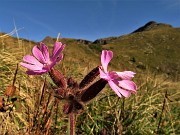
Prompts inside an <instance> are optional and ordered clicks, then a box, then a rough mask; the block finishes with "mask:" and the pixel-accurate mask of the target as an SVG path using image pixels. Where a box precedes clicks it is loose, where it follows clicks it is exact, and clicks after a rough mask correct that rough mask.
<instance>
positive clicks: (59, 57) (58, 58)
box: [55, 54, 63, 62]
mask: <svg viewBox="0 0 180 135" xmlns="http://www.w3.org/2000/svg"><path fill="white" fill-rule="evenodd" d="M62 59H63V54H60V55H59V56H58V57H57V58H56V59H55V61H56V62H59V61H60V60H62Z"/></svg>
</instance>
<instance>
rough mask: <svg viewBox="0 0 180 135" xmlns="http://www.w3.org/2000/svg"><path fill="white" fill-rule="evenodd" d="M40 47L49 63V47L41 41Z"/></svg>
mask: <svg viewBox="0 0 180 135" xmlns="http://www.w3.org/2000/svg"><path fill="white" fill-rule="evenodd" d="M40 49H41V52H42V54H43V56H44V59H45V61H46V63H47V62H48V61H50V58H49V51H48V47H47V46H46V45H45V44H44V43H42V42H41V43H40Z"/></svg>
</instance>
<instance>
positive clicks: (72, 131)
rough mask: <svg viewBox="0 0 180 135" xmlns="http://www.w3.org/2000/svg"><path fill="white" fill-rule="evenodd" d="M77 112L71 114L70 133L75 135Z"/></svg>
mask: <svg viewBox="0 0 180 135" xmlns="http://www.w3.org/2000/svg"><path fill="white" fill-rule="evenodd" d="M75 122H76V121H75V114H74V113H70V114H69V135H75Z"/></svg>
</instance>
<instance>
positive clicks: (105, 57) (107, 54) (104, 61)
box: [101, 50, 113, 73]
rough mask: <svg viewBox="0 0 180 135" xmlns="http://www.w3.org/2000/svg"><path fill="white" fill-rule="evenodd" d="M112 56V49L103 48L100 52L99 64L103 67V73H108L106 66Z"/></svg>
mask: <svg viewBox="0 0 180 135" xmlns="http://www.w3.org/2000/svg"><path fill="white" fill-rule="evenodd" d="M112 57H113V52H112V51H107V50H103V51H102V54H101V64H102V66H103V68H104V71H105V73H108V71H107V66H108V64H109V62H110V61H111V59H112Z"/></svg>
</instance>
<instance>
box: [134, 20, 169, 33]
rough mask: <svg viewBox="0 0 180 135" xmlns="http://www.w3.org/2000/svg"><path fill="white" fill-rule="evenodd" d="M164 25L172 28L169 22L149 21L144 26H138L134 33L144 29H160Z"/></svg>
mask: <svg viewBox="0 0 180 135" xmlns="http://www.w3.org/2000/svg"><path fill="white" fill-rule="evenodd" d="M162 27H169V28H172V26H171V25H169V24H164V23H157V22H155V21H149V22H148V23H146V24H145V25H144V26H142V27H140V28H138V29H137V30H135V31H133V32H132V33H136V32H142V31H149V30H154V29H158V28H162Z"/></svg>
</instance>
